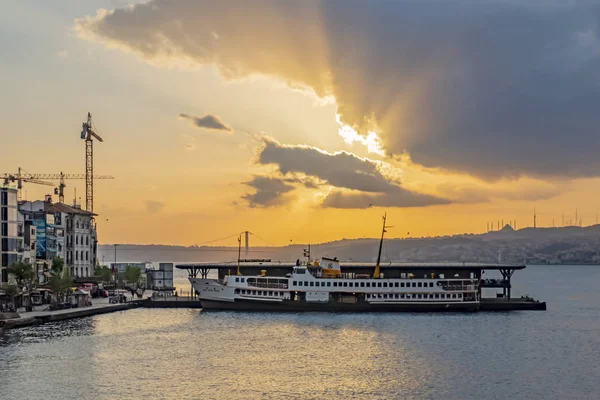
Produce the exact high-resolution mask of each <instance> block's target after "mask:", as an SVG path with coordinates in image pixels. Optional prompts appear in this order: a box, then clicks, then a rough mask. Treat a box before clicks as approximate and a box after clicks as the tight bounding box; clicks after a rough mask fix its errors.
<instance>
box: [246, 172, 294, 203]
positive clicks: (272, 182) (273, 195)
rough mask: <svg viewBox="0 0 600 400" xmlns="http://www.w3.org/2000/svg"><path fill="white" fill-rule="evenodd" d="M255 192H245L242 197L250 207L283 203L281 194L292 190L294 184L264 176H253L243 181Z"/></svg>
mask: <svg viewBox="0 0 600 400" xmlns="http://www.w3.org/2000/svg"><path fill="white" fill-rule="evenodd" d="M243 183H244V185H248V186H250V187H252V188H254V189H256V192H255V193H253V194H246V195H244V196H242V198H243V199H244V200H246V201H248V205H249V206H250V207H267V206H276V205H280V204H283V202H284V198H283V195H284V194H286V193H288V192H290V191H292V190H293V189H294V186H292V185H288V184H287V183H285V181H284V180H283V179H280V178H275V177H266V176H255V177H253V178H252V180H251V181H248V182H243Z"/></svg>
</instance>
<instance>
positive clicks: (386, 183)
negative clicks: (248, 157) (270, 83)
mask: <svg viewBox="0 0 600 400" xmlns="http://www.w3.org/2000/svg"><path fill="white" fill-rule="evenodd" d="M263 143H264V145H263V148H262V150H261V151H260V153H259V155H258V162H259V163H261V164H276V165H277V167H278V168H279V170H280V171H281V173H282V174H284V175H286V174H290V173H291V174H294V173H302V174H305V175H309V176H313V177H316V178H318V179H320V180H322V181H324V182H325V183H327V184H329V185H332V186H336V187H341V188H347V189H354V190H360V191H363V192H394V191H396V190H397V189H399V187H398V186H397V185H396V184H395V183H393V182H391V181H390V180H389V179H388V178H386V177H384V176H383V175H382V173H381V172H380V171H379V169H378V168H377V163H375V162H374V161H371V160H368V159H364V158H360V157H357V156H355V155H354V154H351V153H347V152H344V151H342V152H338V153H333V154H331V153H327V152H324V151H322V150H319V149H317V148H314V147H310V146H290V145H282V144H280V143H278V142H276V141H275V140H273V139H268V138H264V139H263Z"/></svg>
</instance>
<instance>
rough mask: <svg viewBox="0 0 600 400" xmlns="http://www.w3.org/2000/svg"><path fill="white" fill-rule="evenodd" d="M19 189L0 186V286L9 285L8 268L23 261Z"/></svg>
mask: <svg viewBox="0 0 600 400" xmlns="http://www.w3.org/2000/svg"><path fill="white" fill-rule="evenodd" d="M18 226H19V223H18V205H17V189H16V188H15V187H12V186H10V185H2V186H0V284H6V283H8V271H7V267H8V266H9V265H11V264H14V263H16V262H18V261H20V260H21V258H20V256H19V253H20V252H21V251H22V248H23V232H22V231H19V229H18Z"/></svg>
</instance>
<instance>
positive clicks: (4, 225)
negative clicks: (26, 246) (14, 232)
mask: <svg viewBox="0 0 600 400" xmlns="http://www.w3.org/2000/svg"><path fill="white" fill-rule="evenodd" d="M1 233H2V236H8V223H6V222H3V223H2V232H1Z"/></svg>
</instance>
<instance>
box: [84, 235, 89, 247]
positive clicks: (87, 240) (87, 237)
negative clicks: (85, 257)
mask: <svg viewBox="0 0 600 400" xmlns="http://www.w3.org/2000/svg"><path fill="white" fill-rule="evenodd" d="M85 245H86V246H89V245H90V237H89V236H86V237H85Z"/></svg>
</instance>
